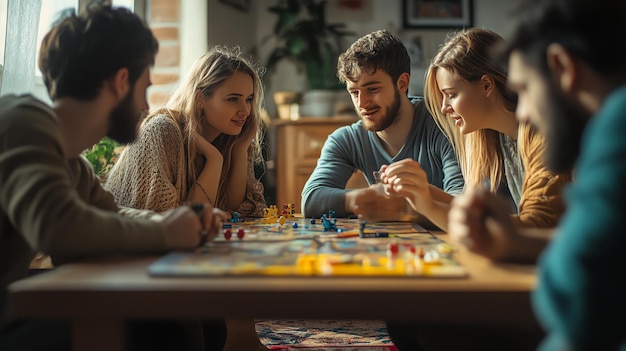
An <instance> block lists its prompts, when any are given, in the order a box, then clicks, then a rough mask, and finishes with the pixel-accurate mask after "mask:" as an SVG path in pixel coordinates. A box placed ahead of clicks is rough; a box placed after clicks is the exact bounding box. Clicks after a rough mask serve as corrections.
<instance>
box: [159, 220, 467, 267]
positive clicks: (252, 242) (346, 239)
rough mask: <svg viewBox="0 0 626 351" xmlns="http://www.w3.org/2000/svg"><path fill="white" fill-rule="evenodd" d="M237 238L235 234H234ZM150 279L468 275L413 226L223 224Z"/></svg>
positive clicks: (172, 256)
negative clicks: (220, 229)
mask: <svg viewBox="0 0 626 351" xmlns="http://www.w3.org/2000/svg"><path fill="white" fill-rule="evenodd" d="M234 233H237V234H234ZM149 273H150V274H151V275H152V276H157V277H158V276H169V277H171V276H198V277H203V276H204V277H206V276H242V275H249V276H254V275H275V276H331V277H332V276H337V277H341V276H343V277H345V276H396V277H398V276H403V277H457V278H462V277H466V276H467V272H466V271H465V269H464V268H463V267H462V266H461V265H459V264H458V263H457V262H456V261H455V260H454V250H453V249H452V247H450V246H449V245H447V244H446V243H444V242H443V241H441V240H440V239H438V238H437V237H436V236H435V235H433V234H432V233H430V232H428V231H427V230H425V229H424V228H422V227H421V226H419V225H417V224H414V223H410V222H381V223H364V222H362V221H359V220H357V219H343V218H332V217H330V216H329V217H328V218H326V217H324V218H321V219H319V220H315V219H306V218H295V217H290V218H286V219H285V220H284V221H283V223H282V224H281V223H278V222H277V223H266V221H264V220H263V219H255V220H247V221H238V222H233V223H229V224H227V225H225V227H224V228H223V235H220V236H218V237H217V238H216V239H215V240H214V241H212V242H210V243H207V244H205V245H203V246H202V247H199V248H197V249H196V250H193V251H175V252H172V253H169V254H167V255H165V256H164V257H162V258H161V259H159V260H158V261H156V262H155V263H153V264H152V265H151V266H150V267H149Z"/></svg>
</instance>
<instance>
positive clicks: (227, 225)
mask: <svg viewBox="0 0 626 351" xmlns="http://www.w3.org/2000/svg"><path fill="white" fill-rule="evenodd" d="M232 227H233V225H232V224H230V223H223V224H222V229H226V228H232Z"/></svg>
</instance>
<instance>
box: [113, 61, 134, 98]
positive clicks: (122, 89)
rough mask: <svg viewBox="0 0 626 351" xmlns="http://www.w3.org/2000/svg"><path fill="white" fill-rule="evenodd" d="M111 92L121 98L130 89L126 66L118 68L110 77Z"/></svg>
mask: <svg viewBox="0 0 626 351" xmlns="http://www.w3.org/2000/svg"><path fill="white" fill-rule="evenodd" d="M110 81H111V92H112V93H113V95H114V96H115V97H116V98H118V99H120V100H121V99H123V98H125V97H126V95H128V92H129V91H130V82H129V80H128V68H120V69H119V70H117V72H115V75H113V78H111V80H110Z"/></svg>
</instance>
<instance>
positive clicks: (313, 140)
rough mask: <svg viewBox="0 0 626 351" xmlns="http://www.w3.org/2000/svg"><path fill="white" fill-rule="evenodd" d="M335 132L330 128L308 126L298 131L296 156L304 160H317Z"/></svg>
mask: <svg viewBox="0 0 626 351" xmlns="http://www.w3.org/2000/svg"><path fill="white" fill-rule="evenodd" d="M333 131H334V129H333V128H329V127H328V126H307V127H306V128H299V129H297V130H296V135H295V142H296V145H295V146H296V155H297V156H298V157H301V158H302V159H314V160H317V159H318V158H319V157H320V153H321V151H322V146H323V145H324V142H326V139H327V138H328V135H329V134H330V133H332V132H333Z"/></svg>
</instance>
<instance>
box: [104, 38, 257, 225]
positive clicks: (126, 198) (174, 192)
mask: <svg viewBox="0 0 626 351" xmlns="http://www.w3.org/2000/svg"><path fill="white" fill-rule="evenodd" d="M262 100H263V89H262V86H261V81H260V78H259V74H258V70H257V69H256V68H255V66H254V64H253V63H252V61H250V60H249V59H248V58H246V57H245V56H244V55H243V54H242V53H241V52H240V51H239V50H238V49H236V48H233V49H228V48H224V47H215V48H214V49H212V50H211V51H210V52H208V53H206V54H205V55H203V56H201V57H200V58H199V59H197V60H196V62H195V63H194V65H193V66H192V68H191V70H190V71H189V73H188V75H187V77H186V78H185V80H184V81H183V82H182V84H181V85H180V86H179V87H178V89H177V90H176V91H175V92H174V94H173V95H172V97H171V98H170V99H169V101H168V102H167V105H166V106H167V107H166V108H164V109H160V110H157V111H156V112H153V113H152V114H151V115H149V116H148V117H147V118H146V120H145V121H144V122H143V123H142V126H141V128H140V131H139V138H138V140H137V141H136V142H135V143H133V144H131V145H129V146H128V147H127V148H126V149H125V150H124V151H123V152H122V154H121V155H120V158H119V160H118V161H117V162H116V164H115V166H114V167H113V169H112V170H111V172H110V174H109V176H108V177H107V182H106V185H105V187H106V188H107V189H108V190H110V191H111V192H112V193H113V194H114V195H115V198H116V200H117V201H119V203H121V204H122V205H125V206H129V207H134V208H147V209H150V210H153V211H156V212H163V211H166V210H168V209H170V208H173V207H176V206H178V205H180V204H182V203H185V202H188V201H191V202H205V201H209V202H211V203H212V204H214V205H215V206H216V207H218V208H222V209H224V210H227V211H230V212H231V213H232V212H234V211H237V212H239V213H240V214H241V215H242V216H253V217H261V216H262V214H263V209H264V208H265V207H266V203H265V200H264V197H263V186H262V185H261V183H260V182H259V181H258V180H257V179H255V177H254V163H255V162H261V161H262V158H261V149H260V140H261V139H262V136H261V131H262V125H261V123H262V122H261V119H260V117H259V115H260V110H261V101H262Z"/></svg>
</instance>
